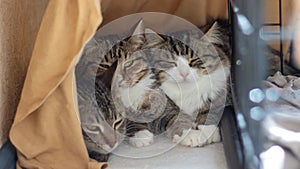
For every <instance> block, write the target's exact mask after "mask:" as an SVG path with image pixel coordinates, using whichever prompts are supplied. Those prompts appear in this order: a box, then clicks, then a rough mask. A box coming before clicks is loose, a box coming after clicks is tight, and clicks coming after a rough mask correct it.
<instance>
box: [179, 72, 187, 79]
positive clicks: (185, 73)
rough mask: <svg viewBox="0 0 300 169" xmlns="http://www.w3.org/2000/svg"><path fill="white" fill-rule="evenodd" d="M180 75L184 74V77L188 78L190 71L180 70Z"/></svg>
mask: <svg viewBox="0 0 300 169" xmlns="http://www.w3.org/2000/svg"><path fill="white" fill-rule="evenodd" d="M179 73H180V76H182V77H183V78H186V77H187V76H188V75H189V72H188V71H180V72H179Z"/></svg>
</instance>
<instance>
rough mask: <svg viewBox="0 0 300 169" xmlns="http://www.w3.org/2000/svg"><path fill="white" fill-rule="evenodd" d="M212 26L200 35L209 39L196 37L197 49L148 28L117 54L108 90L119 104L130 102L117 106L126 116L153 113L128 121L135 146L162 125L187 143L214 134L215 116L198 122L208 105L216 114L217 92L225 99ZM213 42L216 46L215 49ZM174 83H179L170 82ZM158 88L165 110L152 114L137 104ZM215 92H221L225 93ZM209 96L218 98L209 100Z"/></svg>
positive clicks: (224, 66)
mask: <svg viewBox="0 0 300 169" xmlns="http://www.w3.org/2000/svg"><path fill="white" fill-rule="evenodd" d="M217 29H218V28H217V25H216V24H215V25H214V26H212V28H211V29H210V30H209V31H208V33H207V34H206V36H207V38H208V40H209V41H205V40H203V39H200V41H198V42H197V43H198V45H199V48H200V50H199V51H197V52H198V53H197V54H198V55H195V54H194V51H193V50H192V49H191V48H189V47H188V46H187V45H184V44H183V43H182V42H180V41H178V40H174V39H172V38H170V37H168V36H164V35H159V34H157V33H155V32H154V31H152V30H150V29H145V31H144V33H142V34H139V36H136V37H135V38H132V40H133V41H136V42H137V43H136V44H138V45H137V46H139V48H138V50H137V51H135V52H136V54H135V55H133V56H127V57H123V58H124V59H120V60H119V63H118V66H117V69H116V72H115V75H114V79H115V80H113V82H112V83H113V86H115V89H114V90H119V92H116V93H118V97H117V98H119V100H118V101H117V102H120V100H121V102H122V103H123V106H125V107H126V106H127V107H128V106H131V108H132V111H129V112H128V110H125V109H123V110H122V111H125V112H126V111H127V116H128V115H130V113H133V117H134V115H136V113H137V112H138V113H139V114H140V115H142V116H145V117H147V115H152V116H153V115H157V116H158V118H157V119H155V120H153V121H150V122H144V123H143V122H139V121H138V120H135V121H131V122H129V124H128V126H127V133H130V134H129V135H130V136H132V137H131V138H130V139H129V142H130V143H131V144H133V145H135V146H138V147H140V146H146V145H149V144H151V143H152V142H153V137H154V135H153V134H159V133H161V132H163V131H166V133H167V136H168V137H170V138H171V139H173V141H174V142H180V143H181V144H182V145H185V146H191V147H196V146H203V145H205V144H209V143H212V142H217V141H219V140H220V136H219V132H218V128H217V123H218V120H216V121H214V122H212V124H210V125H204V124H205V123H206V120H207V117H208V113H209V109H210V108H212V107H213V111H216V112H213V113H215V114H216V115H215V116H219V117H220V116H221V114H220V113H222V112H220V111H221V110H220V109H222V106H224V105H225V101H224V104H223V105H222V99H220V98H223V99H226V90H227V78H228V76H229V69H230V64H229V60H228V58H227V56H226V54H225V53H224V52H223V51H222V50H221V49H220V48H219V47H220V46H222V45H223V44H222V41H221V40H222V39H221V37H220V36H218V33H219V32H218V30H217ZM140 30H142V29H140ZM214 47H216V50H217V52H215V53H214V52H213V50H214ZM165 51H167V52H165ZM121 53H122V52H121ZM124 53H126V52H124ZM131 54H134V52H132V53H131ZM218 55H219V56H220V58H219V57H218ZM198 56H200V57H198ZM121 58H122V57H121ZM126 70H130V71H129V72H126ZM153 77H155V78H153ZM154 79H155V80H154ZM212 82H213V84H211V83H212ZM178 85H179V88H176V86H178ZM212 87H213V88H212ZM161 90H162V91H163V92H165V93H166V96H165V97H166V98H167V103H166V106H165V110H164V111H163V112H161V111H160V113H158V114H155V113H154V114H151V113H153V111H152V112H148V113H149V114H147V113H144V112H143V111H141V107H142V106H140V105H143V104H144V103H145V102H146V103H147V101H149V99H148V98H149V97H148V96H149V94H151V92H156V93H159V94H162V91H161ZM112 95H115V94H112ZM220 95H223V96H224V95H225V98H224V97H220ZM220 100H221V101H220ZM214 101H215V102H217V103H220V104H217V105H215V106H212V102H214ZM181 102H183V103H181ZM160 104H161V102H160V100H159V99H157V100H152V102H151V103H150V108H151V105H152V106H155V105H160ZM148 105H149V104H148ZM157 116H156V117H157ZM151 120H152V119H151ZM213 120H214V119H213Z"/></svg>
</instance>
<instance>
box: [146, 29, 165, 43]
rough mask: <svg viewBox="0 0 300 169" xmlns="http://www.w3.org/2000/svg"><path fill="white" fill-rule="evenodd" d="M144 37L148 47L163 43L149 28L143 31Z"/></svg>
mask: <svg viewBox="0 0 300 169" xmlns="http://www.w3.org/2000/svg"><path fill="white" fill-rule="evenodd" d="M145 37H146V41H147V46H149V47H153V46H157V45H158V44H161V43H162V42H164V41H165V40H164V39H163V38H162V37H161V36H160V35H159V34H158V33H156V32H155V31H153V30H152V29H149V28H146V29H145Z"/></svg>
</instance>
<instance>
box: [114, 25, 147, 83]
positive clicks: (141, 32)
mask: <svg viewBox="0 0 300 169" xmlns="http://www.w3.org/2000/svg"><path fill="white" fill-rule="evenodd" d="M148 39H149V37H148V35H147V32H145V28H144V25H143V21H142V20H141V21H140V22H138V24H137V26H136V28H135V29H134V31H133V33H132V35H131V36H130V37H128V38H127V39H125V40H124V41H123V46H124V47H123V48H122V49H120V53H121V56H120V57H119V60H118V66H117V70H116V73H115V74H116V75H117V76H119V77H118V79H119V80H118V83H119V86H120V87H127V88H131V87H133V86H135V85H136V84H138V83H139V82H140V81H142V80H144V79H145V78H147V77H149V76H151V75H150V74H151V67H150V65H149V58H148V53H149V52H148V49H149V48H150V46H151V45H152V44H151V43H149V40H148Z"/></svg>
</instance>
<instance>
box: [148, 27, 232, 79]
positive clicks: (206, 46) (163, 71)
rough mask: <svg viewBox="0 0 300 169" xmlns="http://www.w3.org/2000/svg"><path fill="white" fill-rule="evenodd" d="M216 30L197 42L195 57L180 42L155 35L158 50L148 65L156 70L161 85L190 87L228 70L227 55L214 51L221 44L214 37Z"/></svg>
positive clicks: (212, 29)
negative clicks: (167, 83)
mask: <svg viewBox="0 0 300 169" xmlns="http://www.w3.org/2000/svg"><path fill="white" fill-rule="evenodd" d="M215 29H216V27H215V26H213V27H212V28H211V30H209V31H208V33H207V34H206V36H205V37H203V38H202V39H200V40H198V41H197V54H196V53H195V52H194V51H193V50H192V49H191V48H190V47H189V46H187V45H185V44H183V43H182V42H180V41H179V40H176V39H170V38H168V37H164V38H163V37H160V36H161V35H158V34H156V37H157V38H156V39H157V40H156V43H157V46H159V47H158V49H157V48H156V49H155V48H154V49H153V55H154V56H153V61H152V62H153V63H152V64H151V65H152V66H153V67H155V68H156V69H159V71H160V78H159V79H160V82H161V83H164V82H169V83H171V82H172V83H180V84H189V83H192V82H197V81H199V80H200V79H201V78H207V76H210V75H211V74H213V73H214V72H215V71H219V70H220V69H223V68H224V67H225V68H228V67H229V66H230V65H229V60H228V58H227V56H226V55H225V54H224V53H223V52H222V50H221V49H219V48H218V47H217V48H216V45H218V44H221V43H222V41H221V40H220V39H218V38H217V35H216V34H217V33H218V32H217V31H216V30H215ZM152 33H153V34H155V32H152ZM152 37H155V36H154V35H152ZM152 39H153V38H152ZM153 46H155V45H153ZM221 71H222V70H221Z"/></svg>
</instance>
